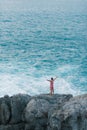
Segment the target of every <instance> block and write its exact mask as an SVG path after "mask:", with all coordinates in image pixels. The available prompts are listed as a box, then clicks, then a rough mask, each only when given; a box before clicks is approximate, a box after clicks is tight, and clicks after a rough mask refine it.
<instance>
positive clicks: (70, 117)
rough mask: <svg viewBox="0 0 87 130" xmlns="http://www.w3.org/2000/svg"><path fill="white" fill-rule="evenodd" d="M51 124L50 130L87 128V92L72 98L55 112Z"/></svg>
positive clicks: (84, 129)
mask: <svg viewBox="0 0 87 130" xmlns="http://www.w3.org/2000/svg"><path fill="white" fill-rule="evenodd" d="M49 126H50V130H87V94H85V95H81V96H77V97H74V98H71V99H70V101H68V102H66V103H65V104H64V105H63V106H62V108H61V109H60V110H56V111H55V112H53V113H52V115H51V116H50V118H49ZM48 130H49V128H48Z"/></svg>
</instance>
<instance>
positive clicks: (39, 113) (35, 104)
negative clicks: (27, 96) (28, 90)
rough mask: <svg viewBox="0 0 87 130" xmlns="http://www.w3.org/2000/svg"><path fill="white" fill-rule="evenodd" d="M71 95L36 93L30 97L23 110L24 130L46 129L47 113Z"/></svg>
mask: <svg viewBox="0 0 87 130" xmlns="http://www.w3.org/2000/svg"><path fill="white" fill-rule="evenodd" d="M71 97H72V95H58V94H55V95H52V96H51V95H38V96H35V97H32V98H31V100H30V102H29V103H28V104H27V107H26V108H25V111H24V121H25V122H27V123H28V125H26V127H25V130H46V129H47V126H48V116H49V115H48V113H49V114H51V112H52V111H53V110H55V109H58V108H60V107H61V106H62V105H63V104H64V103H65V102H66V101H68V100H69V99H70V98H71Z"/></svg>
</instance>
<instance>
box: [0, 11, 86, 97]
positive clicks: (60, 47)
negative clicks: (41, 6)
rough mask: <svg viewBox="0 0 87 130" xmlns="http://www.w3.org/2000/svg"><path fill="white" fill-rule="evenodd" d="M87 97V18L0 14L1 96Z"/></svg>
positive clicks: (59, 13)
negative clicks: (51, 92) (52, 86)
mask: <svg viewBox="0 0 87 130" xmlns="http://www.w3.org/2000/svg"><path fill="white" fill-rule="evenodd" d="M55 76H58V79H57V80H56V81H55V93H71V94H73V95H78V94H81V93H87V14H84V13H73V12H72V13H69V12H68V13H64V12H56V11H53V12H51V11H47V12H46V11H41V12H38V11H37V12H34V11H24V12H22V11H20V12H12V11H7V12H6V11H5V12H4V11H1V12H0V96H3V95H5V94H9V95H12V94H16V93H28V94H30V95H35V94H39V93H49V83H48V82H47V81H46V79H50V78H51V77H55Z"/></svg>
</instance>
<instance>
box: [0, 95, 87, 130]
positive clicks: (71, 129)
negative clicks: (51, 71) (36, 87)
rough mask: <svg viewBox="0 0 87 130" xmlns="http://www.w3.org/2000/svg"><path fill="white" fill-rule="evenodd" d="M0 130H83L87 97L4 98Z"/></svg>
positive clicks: (86, 127) (0, 103)
mask: <svg viewBox="0 0 87 130" xmlns="http://www.w3.org/2000/svg"><path fill="white" fill-rule="evenodd" d="M0 130H87V95H86V94H85V95H81V96H77V97H73V96H72V95H69V94H68V95H65V94H62V95H59V94H54V95H52V96H51V95H49V94H42V95H37V96H29V95H25V94H18V95H14V96H12V97H9V96H4V97H3V98H0Z"/></svg>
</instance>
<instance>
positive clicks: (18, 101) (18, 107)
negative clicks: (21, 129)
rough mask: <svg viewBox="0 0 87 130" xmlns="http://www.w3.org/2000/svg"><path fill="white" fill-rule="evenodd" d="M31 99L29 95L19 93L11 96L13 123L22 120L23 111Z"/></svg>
mask: <svg viewBox="0 0 87 130" xmlns="http://www.w3.org/2000/svg"><path fill="white" fill-rule="evenodd" d="M29 100H30V96H29V95H25V94H18V95H14V96H13V97H11V121H10V123H11V124H14V123H19V122H21V121H22V113H23V111H24V108H25V107H26V105H27V103H28V102H29Z"/></svg>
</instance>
